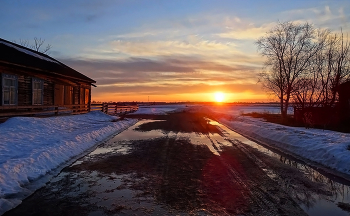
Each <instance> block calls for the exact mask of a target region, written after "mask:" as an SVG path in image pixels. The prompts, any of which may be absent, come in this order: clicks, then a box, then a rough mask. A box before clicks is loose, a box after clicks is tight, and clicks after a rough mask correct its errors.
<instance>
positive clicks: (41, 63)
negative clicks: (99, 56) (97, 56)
mask: <svg viewBox="0 0 350 216" xmlns="http://www.w3.org/2000/svg"><path fill="white" fill-rule="evenodd" d="M0 63H4V64H9V65H14V66H20V67H26V68H30V69H34V70H40V71H41V72H44V73H45V74H47V75H54V76H57V75H59V76H62V77H65V78H67V79H71V80H72V81H73V80H77V81H83V82H87V83H90V84H92V83H96V81H95V80H93V79H91V78H89V77H87V76H85V75H84V74H81V73H79V72H78V71H76V70H74V69H72V68H70V67H68V66H67V65H65V64H63V63H62V62H60V61H58V60H56V59H54V58H52V57H50V56H48V55H46V54H43V53H40V52H37V51H35V50H32V49H29V48H27V47H24V46H21V45H18V44H15V43H12V42H9V41H6V40H4V39H1V38H0Z"/></svg>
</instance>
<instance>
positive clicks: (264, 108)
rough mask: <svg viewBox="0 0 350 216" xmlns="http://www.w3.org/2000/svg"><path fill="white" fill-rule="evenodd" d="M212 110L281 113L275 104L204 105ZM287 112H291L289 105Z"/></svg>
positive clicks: (237, 113)
mask: <svg viewBox="0 0 350 216" xmlns="http://www.w3.org/2000/svg"><path fill="white" fill-rule="evenodd" d="M206 107H208V108H210V109H211V110H212V111H214V112H219V113H226V114H229V115H234V116H236V115H240V114H243V113H252V112H259V113H271V114H279V113H281V110H280V107H279V106H278V105H276V104H266V105H265V104H251V105H241V104H237V105H221V106H220V105H218V106H215V105H213V106H206ZM288 114H293V107H289V109H288Z"/></svg>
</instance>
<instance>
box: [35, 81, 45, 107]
mask: <svg viewBox="0 0 350 216" xmlns="http://www.w3.org/2000/svg"><path fill="white" fill-rule="evenodd" d="M36 83H39V84H40V89H37V88H35V84H36ZM38 90H40V96H41V101H40V103H36V100H35V99H36V98H35V96H36V95H38V94H35V93H36V91H38ZM43 104H44V80H42V79H38V78H35V77H32V105H43Z"/></svg>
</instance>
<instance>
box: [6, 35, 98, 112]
mask: <svg viewBox="0 0 350 216" xmlns="http://www.w3.org/2000/svg"><path fill="white" fill-rule="evenodd" d="M0 78H1V80H0V89H1V94H0V117H3V116H16V115H31V114H36V113H50V112H56V114H57V113H58V112H60V111H65V112H72V113H84V112H88V111H89V110H90V105H91V85H93V83H96V81H94V80H92V79H91V78H89V77H87V76H85V75H83V74H81V73H79V72H78V71H76V70H74V69H72V68H70V67H68V66H67V65H65V64H63V63H61V62H59V61H57V60H56V59H54V58H52V57H50V56H48V55H45V54H43V53H40V52H37V51H34V50H32V49H29V48H26V47H23V46H20V45H18V44H15V43H12V42H9V41H6V40H3V39H1V38H0Z"/></svg>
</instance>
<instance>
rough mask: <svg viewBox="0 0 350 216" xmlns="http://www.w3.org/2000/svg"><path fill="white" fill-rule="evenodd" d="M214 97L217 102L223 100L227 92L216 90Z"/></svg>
mask: <svg viewBox="0 0 350 216" xmlns="http://www.w3.org/2000/svg"><path fill="white" fill-rule="evenodd" d="M214 97H215V101H216V102H223V101H224V100H225V94H224V93H222V92H216V93H215V94H214Z"/></svg>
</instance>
